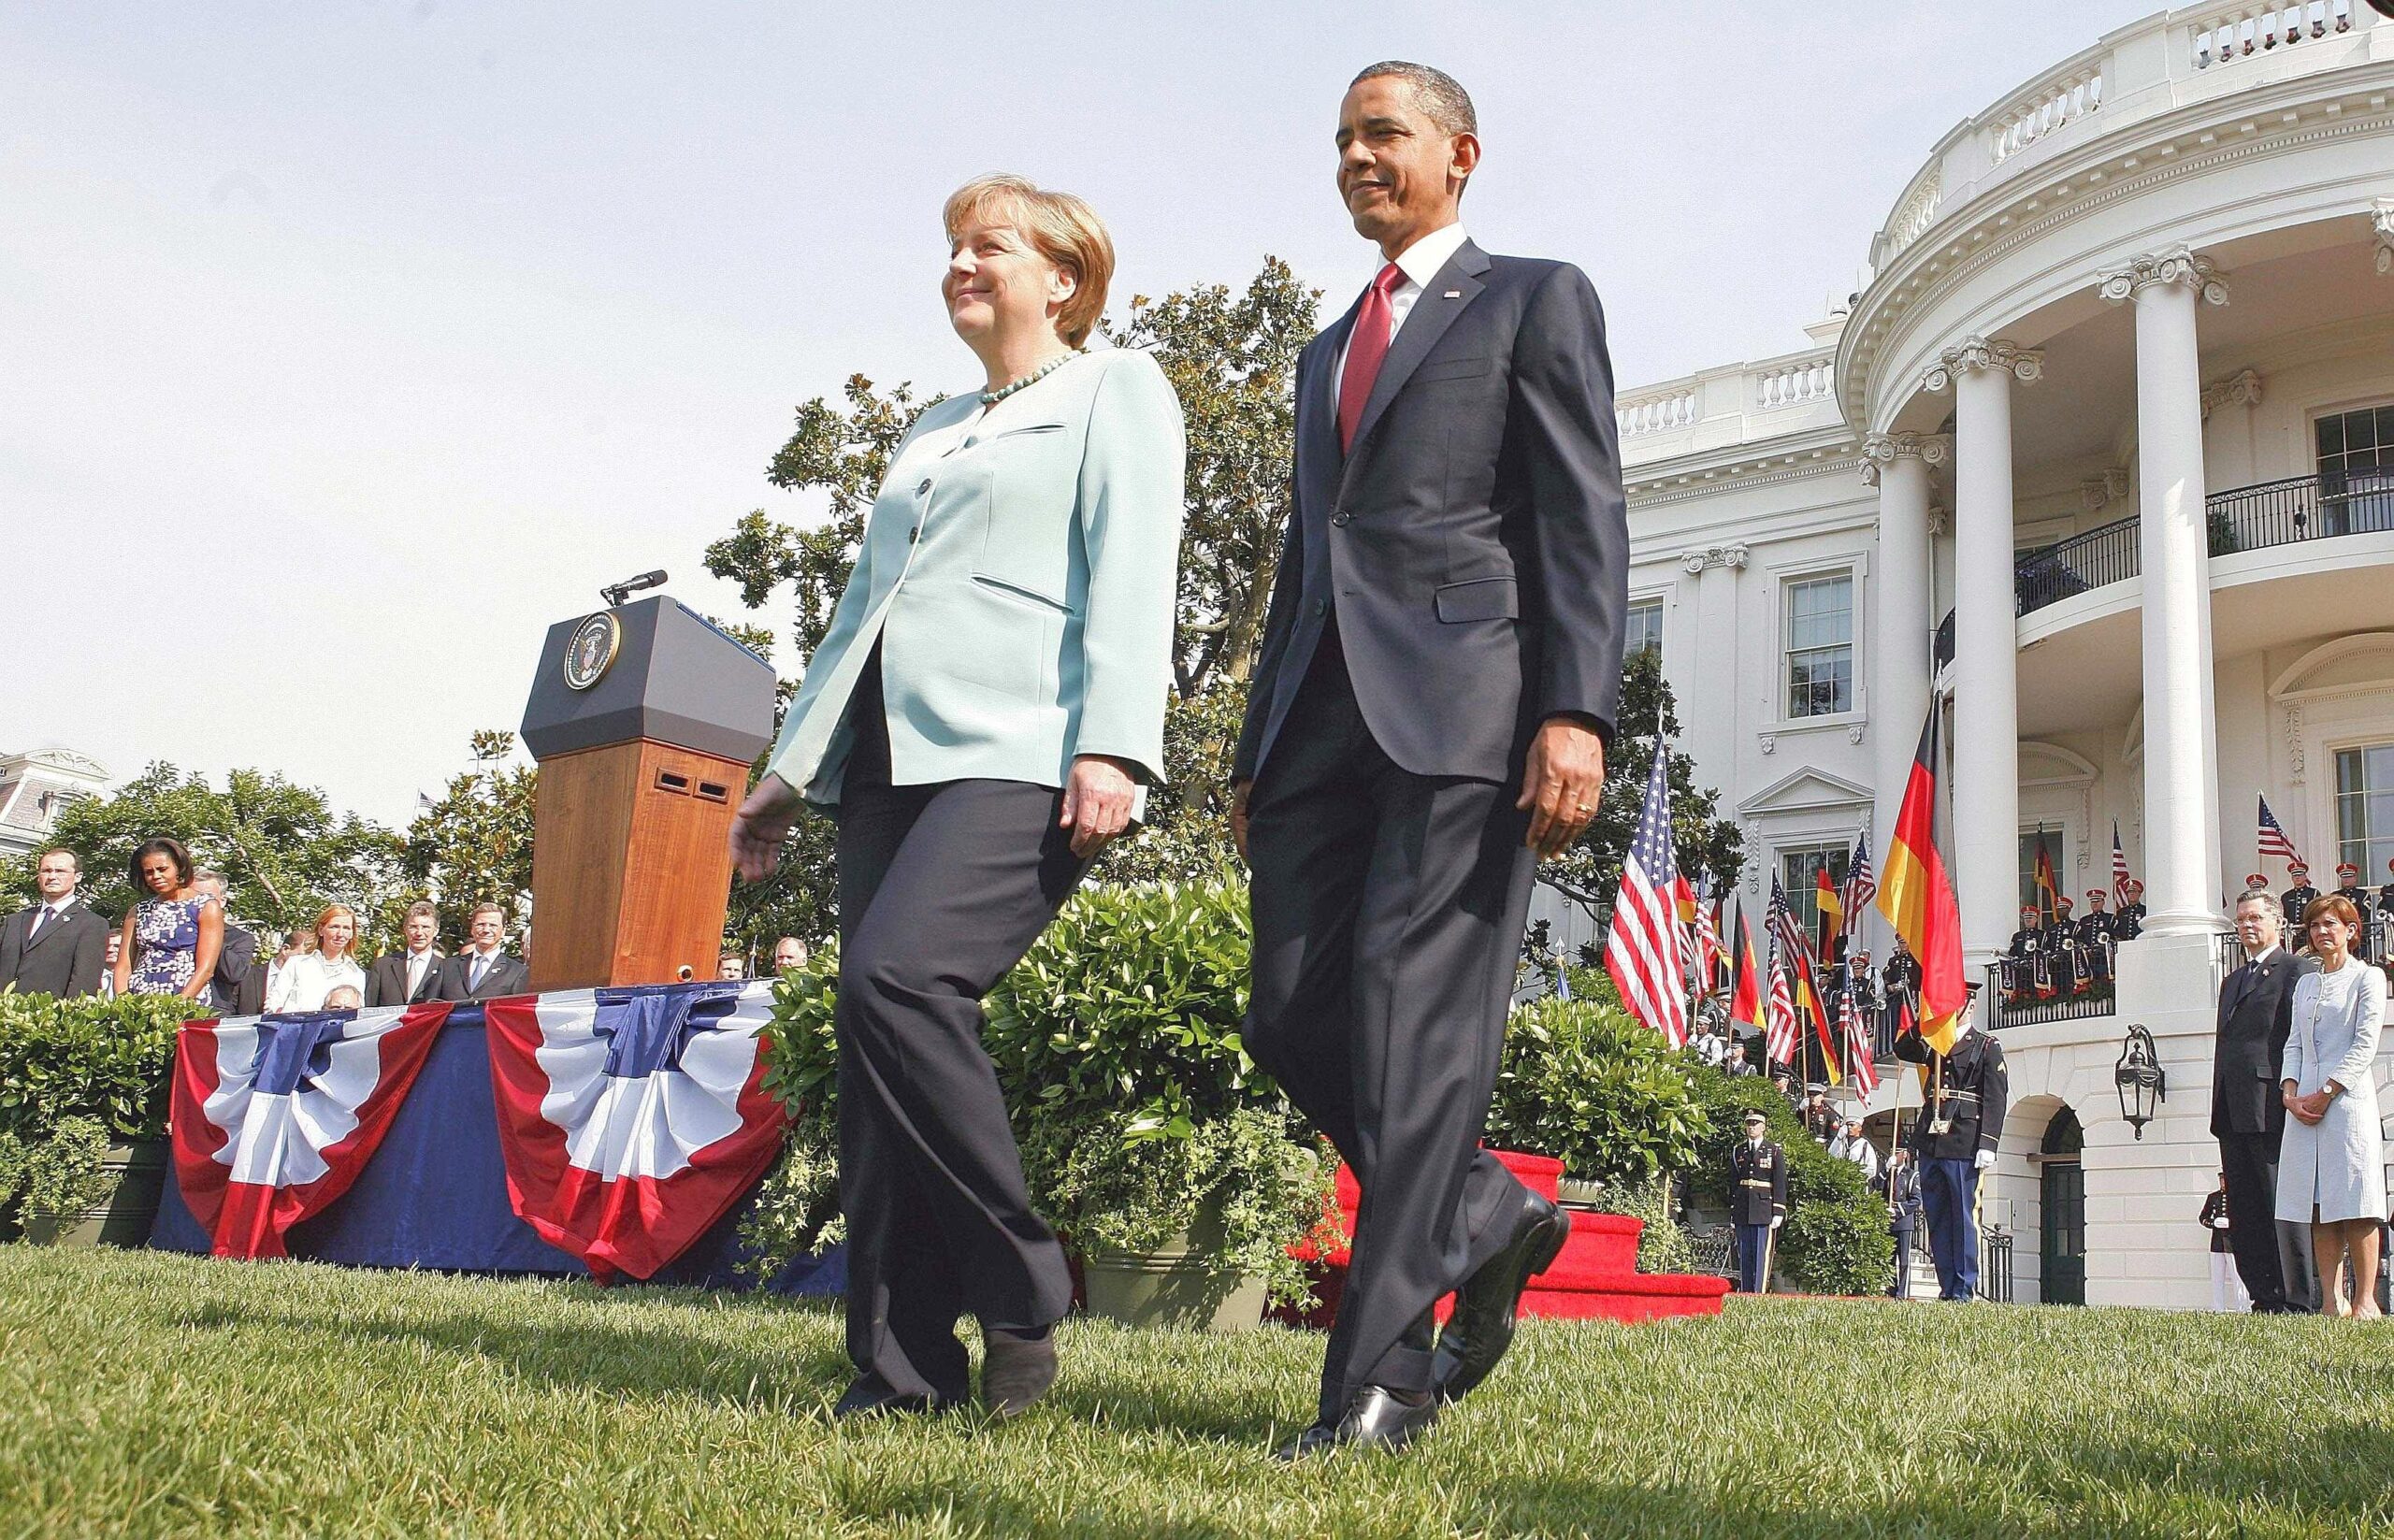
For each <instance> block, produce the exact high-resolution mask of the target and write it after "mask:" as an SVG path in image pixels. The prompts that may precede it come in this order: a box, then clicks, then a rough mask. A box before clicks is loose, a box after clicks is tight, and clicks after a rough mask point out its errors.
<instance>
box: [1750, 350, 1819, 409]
mask: <svg viewBox="0 0 2394 1540" xmlns="http://www.w3.org/2000/svg"><path fill="white" fill-rule="evenodd" d="M1836 365H1837V355H1836V354H1835V353H1830V354H1828V355H1826V356H1825V357H1820V358H1806V359H1799V360H1797V361H1796V362H1795V363H1792V364H1781V365H1778V366H1776V367H1768V368H1764V369H1760V370H1757V371H1756V373H1755V376H1754V405H1755V406H1757V407H1759V408H1762V409H1763V410H1769V409H1771V408H1773V407H1793V406H1797V405H1800V404H1802V403H1803V402H1806V401H1817V400H1820V399H1821V398H1823V397H1824V396H1827V395H1828V394H1829V392H1830V390H1831V389H1833V388H1834V386H1835V384H1836V373H1837V370H1836Z"/></svg>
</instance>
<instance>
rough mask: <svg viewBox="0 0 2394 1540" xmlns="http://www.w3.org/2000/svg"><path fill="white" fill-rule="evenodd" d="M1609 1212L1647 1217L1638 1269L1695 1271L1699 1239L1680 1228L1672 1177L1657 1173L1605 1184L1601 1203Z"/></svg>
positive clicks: (1639, 1240) (1640, 1235) (1639, 1241)
mask: <svg viewBox="0 0 2394 1540" xmlns="http://www.w3.org/2000/svg"><path fill="white" fill-rule="evenodd" d="M1599 1206H1600V1207H1601V1209H1602V1210H1603V1212H1605V1213H1607V1214H1624V1215H1627V1216H1629V1217H1631V1218H1633V1219H1643V1220H1645V1221H1646V1228H1645V1229H1644V1230H1643V1231H1640V1232H1639V1233H1638V1236H1637V1271H1638V1272H1640V1273H1693V1272H1695V1242H1694V1241H1693V1240H1692V1239H1690V1238H1689V1236H1688V1232H1687V1231H1684V1230H1682V1229H1680V1222H1679V1218H1678V1216H1677V1215H1676V1214H1675V1213H1674V1212H1673V1211H1674V1210H1675V1209H1676V1207H1677V1206H1678V1205H1676V1204H1674V1203H1673V1202H1671V1179H1670V1178H1669V1177H1667V1176H1657V1177H1654V1178H1652V1179H1651V1181H1644V1182H1622V1183H1619V1184H1616V1185H1613V1186H1610V1187H1606V1188H1605V1192H1604V1201H1603V1202H1602V1203H1601V1204H1600V1205H1599Z"/></svg>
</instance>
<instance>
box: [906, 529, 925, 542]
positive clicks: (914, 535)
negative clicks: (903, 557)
mask: <svg viewBox="0 0 2394 1540" xmlns="http://www.w3.org/2000/svg"><path fill="white" fill-rule="evenodd" d="M922 538H923V526H922V525H915V527H914V528H912V529H909V530H907V531H906V543H907V544H908V545H912V544H914V543H915V542H916V540H921V539H922Z"/></svg>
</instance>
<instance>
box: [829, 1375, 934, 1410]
mask: <svg viewBox="0 0 2394 1540" xmlns="http://www.w3.org/2000/svg"><path fill="white" fill-rule="evenodd" d="M945 1410H947V1403H946V1402H945V1401H942V1400H940V1399H939V1398H938V1397H936V1396H902V1395H900V1394H899V1393H898V1392H897V1391H895V1390H892V1389H889V1387H887V1385H884V1384H882V1383H881V1381H880V1380H879V1379H877V1378H875V1377H874V1376H873V1375H871V1374H864V1375H860V1376H858V1379H857V1382H856V1383H855V1384H853V1385H851V1386H849V1387H848V1390H847V1394H845V1395H844V1396H842V1397H841V1398H840V1402H839V1404H838V1405H836V1406H834V1407H832V1408H831V1416H832V1417H833V1418H835V1419H837V1420H839V1421H842V1422H845V1421H848V1420H850V1419H851V1418H868V1417H887V1416H889V1415H891V1414H894V1413H901V1412H944V1411H945Z"/></svg>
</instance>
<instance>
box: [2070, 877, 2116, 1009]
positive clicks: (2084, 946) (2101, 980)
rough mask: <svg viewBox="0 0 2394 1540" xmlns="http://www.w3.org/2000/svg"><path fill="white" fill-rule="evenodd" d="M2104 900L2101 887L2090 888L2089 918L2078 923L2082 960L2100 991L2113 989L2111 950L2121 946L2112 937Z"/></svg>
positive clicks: (2110, 920) (2087, 897) (2087, 898)
mask: <svg viewBox="0 0 2394 1540" xmlns="http://www.w3.org/2000/svg"><path fill="white" fill-rule="evenodd" d="M2103 897H2104V895H2103V890H2102V889H2101V888H2099V887H2090V888H2088V889H2087V890H2086V917H2085V918H2084V919H2082V920H2080V921H2079V922H2078V956H2079V959H2080V961H2082V962H2083V963H2084V964H2085V967H2086V971H2087V975H2088V982H2089V983H2091V984H2092V985H2093V986H2095V987H2096V988H2098V989H2109V988H2110V987H2111V986H2112V948H2113V947H2114V946H2116V945H2118V944H2119V943H2118V942H2117V941H2116V940H2115V939H2114V938H2113V934H2112V916H2111V915H2109V914H2105V913H2104V912H2103Z"/></svg>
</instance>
